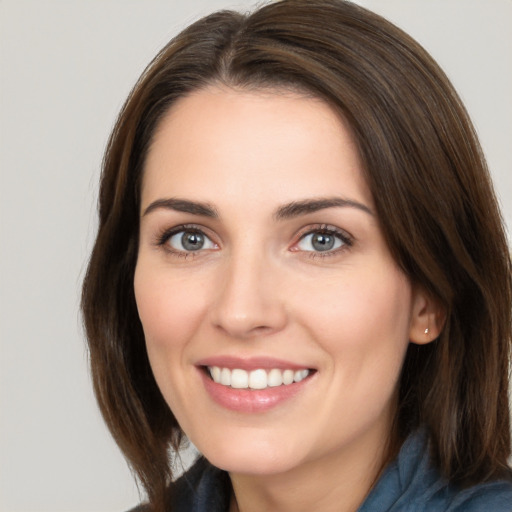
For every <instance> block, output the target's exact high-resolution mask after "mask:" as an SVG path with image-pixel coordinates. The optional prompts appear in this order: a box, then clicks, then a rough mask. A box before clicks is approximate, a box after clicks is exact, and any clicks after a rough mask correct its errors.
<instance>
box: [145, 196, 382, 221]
mask: <svg viewBox="0 0 512 512" xmlns="http://www.w3.org/2000/svg"><path fill="white" fill-rule="evenodd" d="M340 207H345V208H346V207H348V208H356V209H358V210H361V211H363V212H365V213H367V214H369V215H372V216H373V215H374V213H373V212H372V210H370V208H368V206H366V205H364V204H363V203H360V202H358V201H354V200H352V199H344V198H341V197H327V198H317V199H304V200H302V201H292V202H291V203H288V204H285V205H283V206H280V207H279V208H278V209H277V210H276V211H275V213H274V215H273V217H274V219H275V220H276V221H280V220H287V219H292V218H295V217H300V216H301V215H307V214H309V213H314V212H317V211H320V210H325V209H327V208H340ZM159 209H164V210H174V211H177V212H183V213H190V214H192V215H199V216H202V217H209V218H212V219H218V218H219V214H218V212H217V210H216V208H215V207H214V206H212V205H210V204H209V203H202V202H198V201H190V200H188V199H179V198H166V199H157V200H156V201H153V202H152V203H151V204H150V205H149V206H148V207H147V208H146V209H145V210H144V212H143V214H142V216H143V217H144V216H145V215H148V214H149V213H151V212H153V211H155V210H159Z"/></svg>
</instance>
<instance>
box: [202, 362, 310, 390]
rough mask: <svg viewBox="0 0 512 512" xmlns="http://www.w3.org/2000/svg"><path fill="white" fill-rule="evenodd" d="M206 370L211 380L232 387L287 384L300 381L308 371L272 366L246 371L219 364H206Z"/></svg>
mask: <svg viewBox="0 0 512 512" xmlns="http://www.w3.org/2000/svg"><path fill="white" fill-rule="evenodd" d="M207 369H208V372H209V374H210V376H211V378H212V380H213V381H214V382H215V383H217V384H221V385H222V386H226V387H231V388H234V389H255V390H256V389H258V390H261V389H267V388H275V387H278V386H289V385H290V384H293V383H297V382H301V381H302V380H304V379H305V378H306V377H307V376H308V375H309V374H310V373H311V370H308V369H306V368H304V369H301V370H291V369H287V370H281V369H279V368H272V369H270V370H264V369H262V368H259V369H256V370H252V371H246V370H242V369H240V368H233V369H230V368H221V367H219V366H208V367H207Z"/></svg>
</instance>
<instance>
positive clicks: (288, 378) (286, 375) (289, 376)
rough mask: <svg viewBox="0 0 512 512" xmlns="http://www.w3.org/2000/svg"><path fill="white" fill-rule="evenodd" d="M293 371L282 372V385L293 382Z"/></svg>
mask: <svg viewBox="0 0 512 512" xmlns="http://www.w3.org/2000/svg"><path fill="white" fill-rule="evenodd" d="M293 376H294V371H293V370H285V371H284V372H283V384H285V385H288V384H291V383H292V382H293Z"/></svg>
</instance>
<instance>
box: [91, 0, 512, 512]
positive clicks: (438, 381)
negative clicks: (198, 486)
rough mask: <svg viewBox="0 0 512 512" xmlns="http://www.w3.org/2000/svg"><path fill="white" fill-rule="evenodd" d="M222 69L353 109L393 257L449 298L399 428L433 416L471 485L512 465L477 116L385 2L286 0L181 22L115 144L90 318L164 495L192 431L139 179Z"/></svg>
mask: <svg viewBox="0 0 512 512" xmlns="http://www.w3.org/2000/svg"><path fill="white" fill-rule="evenodd" d="M212 84H222V85H227V86H229V87H235V88H243V89H249V90H250V89H261V88H266V89H268V88H270V89H279V88H285V89H291V90H299V91H302V92H307V93H308V94H311V95H312V96H315V97H318V98H320V99H323V100H324V101H326V102H327V103H328V104H329V105H330V106H331V107H332V108H333V109H334V110H335V111H336V112H339V114H340V115H341V116H342V117H343V119H344V121H345V122H346V123H348V125H349V126H350V128H351V131H352V133H353V135H354V139H355V141H356V144H357V147H358V151H359V153H360V156H361V160H362V162H363V167H364V173H365V177H366V181H367V183H368V186H369V188H370V190H371V192H372V194H373V198H374V201H375V207H376V211H377V215H378V218H379V221H380V225H381V227H382V230H383V233H384V236H385V238H386V240H387V244H388V246H389V249H390V251H391V253H392V255H393V257H394V258H395V260H396V262H397V263H398V265H399V266H400V267H401V268H402V269H403V271H404V272H405V274H406V275H407V276H408V278H409V279H410V280H411V282H412V283H414V284H416V285H418V286H421V287H423V288H424V289H425V290H426V291H427V292H428V293H430V294H431V295H432V297H434V298H435V299H436V300H437V301H439V303H440V304H441V305H442V306H443V308H444V311H445V312H446V322H445V327H444V329H443V331H442V333H441V335H440V336H439V338H438V339H437V340H436V341H435V342H434V343H430V344H428V345H426V346H417V345H413V344H411V345H410V347H409V349H408V352H407V355H406V358H405V362H404V366H403V370H402V375H401V380H400V385H399V386H400V387H399V406H398V411H397V417H396V422H395V429H396V435H397V436H398V438H399V439H403V438H404V437H405V436H406V435H407V434H408V433H410V432H411V431H412V430H413V429H415V428H416V427H418V426H419V425H425V426H426V427H427V429H428V432H429V435H430V439H431V445H432V455H433V459H434V461H435V463H436V464H437V466H438V468H439V470H440V471H441V472H442V474H444V475H445V476H446V477H447V478H448V479H449V480H451V481H452V482H456V483H458V484H460V485H470V484H474V483H478V482H482V481H485V480H488V479H491V478H495V477H498V476H503V475H505V474H507V471H508V469H507V468H508V466H507V458H508V456H509V455H510V449H511V448H510V446H511V440H510V417H509V404H508V395H507V390H508V377H509V365H510V352H511V338H512V319H511V315H512V277H511V263H510V256H509V254H508V249H507V243H506V236H505V234H504V229H503V225H502V220H501V217H500V213H499V209H498V206H497V202H496V198H495V195H494V192H493V189H492V185H491V182H490V178H489V174H488V171H487V167H486V163H485V160H484V157H483V155H482V151H481V149H480V146H479V143H478V140H477V137H476V135H475V131H474V129H473V127H472V124H471V122H470V120H469V118H468V115H467V113H466V111H465V109H464V107H463V105H462V103H461V101H460V99H459V97H458V96H457V94H456V92H455V91H454V89H453V87H452V85H451V84H450V82H449V80H448V79H447V77H446V76H445V74H444V73H443V72H442V71H441V69H440V68H439V67H438V66H437V64H436V63H435V62H434V61H433V59H432V58H431V57H430V56H429V55H428V54H427V53H426V51H425V50H424V49H423V48H422V47H420V46H419V45H418V43H416V42H415V41H414V40H413V39H411V38H410V37H409V36H408V35H406V34H405V33H404V32H402V31H401V30H400V29H398V28H397V27H395V26H394V25H392V24H391V23H389V22H388V21H386V20H384V19H383V18H381V17H380V16H377V15H375V14H373V13H371V12H369V11H367V10H365V9H363V8H361V7H358V6H356V5H354V4H352V3H350V2H346V1H343V0H319V1H311V0H283V1H278V2H273V3H270V4H268V5H266V6H263V7H261V8H260V9H258V10H256V11H255V12H253V13H252V14H248V15H242V14H239V13H236V12H231V11H222V12H218V13H215V14H212V15H210V16H207V17H205V18H203V19H201V20H199V21H197V22H196V23H194V24H193V25H191V26H190V27H188V28H187V29H186V30H184V31H183V32H182V33H181V34H179V35H178V36H177V37H176V38H174V39H173V40H172V41H171V42H170V43H169V44H168V45H167V46H166V47H165V48H163V50H162V51H161V52H160V53H159V54H158V55H157V56H156V58H155V59H154V60H153V61H152V62H151V63H150V65H149V66H148V67H147V69H146V70H145V71H144V73H143V74H142V76H141V77H140V79H139V81H138V82H137V84H136V85H135V87H134V88H133V90H132V91H131V93H130V95H129V97H128V99H127V101H126V103H125V104H124V106H123V108H122V110H121V112H120V114H119V118H118V120H117V123H116V125H115V127H114V130H113V132H112V134H111V137H110V140H109V143H108V147H107V150H106V153H105V157H104V162H103V172H102V177H101V188H100V196H99V229H98V234H97V238H96V242H95V245H94V249H93V252H92V256H91V259H90V263H89V267H88V271H87V274H86V277H85V280H84V285H83V296H82V310H83V318H84V324H85V329H86V335H87V339H88V344H89V352H90V363H91V368H92V376H93V382H94V388H95V393H96V397H97V399H98V402H99V405H100V408H101V411H102V413H103V416H104V418H105V421H106V423H107V425H108V427H109V428H110V430H111V432H112V434H113V436H114V438H115V440H116V442H117V443H118V445H119V446H120V448H121V450H122V451H123V453H124V455H125V456H126V458H127V460H128V461H129V463H130V464H131V466H132V468H133V470H134V471H135V472H136V474H137V475H138V477H139V479H140V481H141V482H142V484H143V485H144V487H145V489H146V491H147V494H148V497H149V500H150V502H151V503H152V505H153V507H154V509H155V510H156V511H161V510H163V509H164V508H163V507H164V503H165V499H166V498H165V493H166V490H165V489H166V487H167V486H168V484H169V482H170V480H171V479H172V460H170V457H169V453H168V450H169V447H171V448H173V449H174V450H177V449H178V448H179V445H180V441H181V439H182V432H181V430H180V428H179V426H178V424H177V422H176V420H175V418H174V416H173V414H172V411H170V410H169V407H168V406H167V404H166V403H165V401H164V399H163V398H162V395H161V394H160V391H159V389H158V387H157V385H156V382H155V380H154V378H153V375H152V372H151V369H150V365H149V362H148V357H147V354H146V349H145V343H144V336H143V331H142V326H141V323H140V320H139V317H138V313H137V308H136V304H135V297H134V290H133V277H134V269H135V265H136V259H137V250H138V230H139V209H140V199H139V191H140V182H141V176H142V173H143V169H144V161H145V157H146V154H147V151H148V147H149V146H150V144H151V142H152V137H153V135H154V133H155V129H156V128H157V126H158V124H159V121H160V120H161V119H162V117H163V116H164V114H165V113H166V112H167V111H168V110H169V108H170V106H171V105H173V104H174V103H175V102H176V101H177V100H178V99H179V98H182V97H184V96H186V95H187V94H189V93H191V92H192V91H196V90H200V89H201V88H204V87H206V86H208V85H212Z"/></svg>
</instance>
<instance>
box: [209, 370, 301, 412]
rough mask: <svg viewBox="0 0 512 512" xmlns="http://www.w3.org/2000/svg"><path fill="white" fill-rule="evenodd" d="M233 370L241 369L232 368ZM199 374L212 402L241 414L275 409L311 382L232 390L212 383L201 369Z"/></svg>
mask: <svg viewBox="0 0 512 512" xmlns="http://www.w3.org/2000/svg"><path fill="white" fill-rule="evenodd" d="M212 366H214V365H212ZM224 368H226V366H224ZM234 368H241V367H240V366H234ZM258 368H262V366H258ZM272 368H276V366H272ZM288 368H289V366H288ZM244 369H245V368H244ZM199 373H200V375H201V378H202V380H203V384H204V387H205V389H206V391H207V392H208V394H209V395H210V397H211V398H212V399H213V401H214V402H216V403H217V404H219V405H220V406H222V407H225V408H226V409H230V410H232V411H236V412H241V413H261V412H265V411H268V410H270V409H272V408H274V407H277V406H278V405H280V404H282V403H283V402H285V401H287V400H289V399H291V398H292V397H294V396H295V395H297V394H298V393H300V391H302V390H303V389H304V387H305V386H307V385H308V383H309V382H310V380H311V379H310V378H309V377H308V378H306V379H304V380H302V381H300V382H294V383H293V384H289V385H288V386H277V387H274V388H267V389H262V390H251V389H234V388H230V387H228V386H223V385H222V384H217V383H216V382H214V381H213V380H212V379H211V378H210V377H209V376H208V375H207V374H206V372H205V371H204V369H203V368H199Z"/></svg>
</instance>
